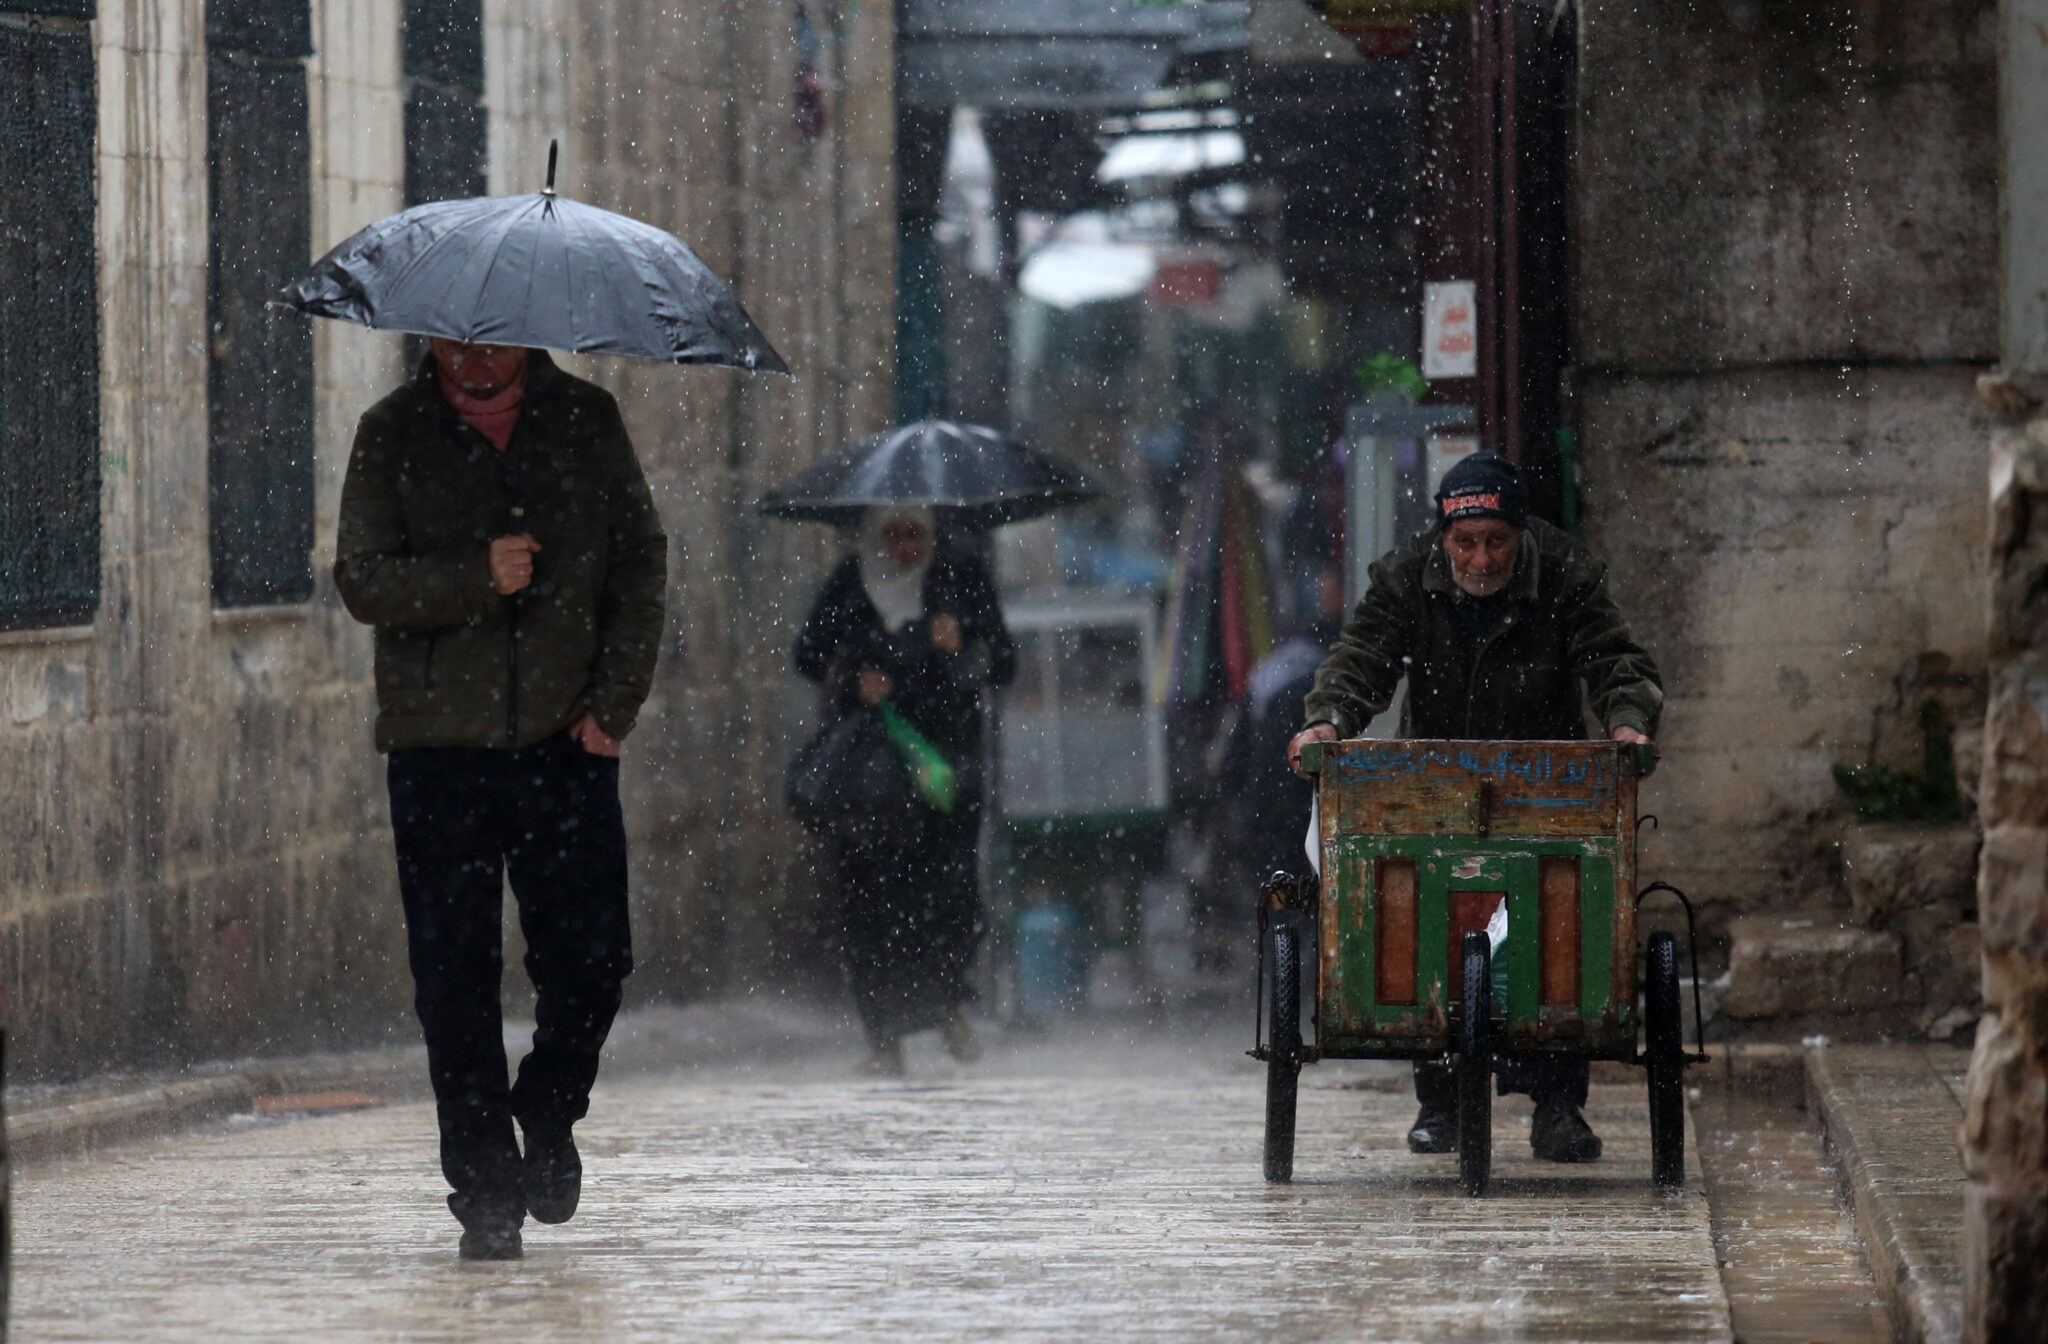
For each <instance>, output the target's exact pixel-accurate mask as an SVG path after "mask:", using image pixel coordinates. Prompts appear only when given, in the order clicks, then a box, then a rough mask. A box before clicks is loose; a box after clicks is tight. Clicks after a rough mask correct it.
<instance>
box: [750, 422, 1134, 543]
mask: <svg viewBox="0 0 2048 1344" xmlns="http://www.w3.org/2000/svg"><path fill="white" fill-rule="evenodd" d="M1104 493H1106V492H1105V491H1104V490H1103V489H1102V487H1100V486H1098V485H1096V484H1095V482H1093V481H1091V480H1089V479H1088V477H1087V476H1086V475H1084V474H1083V473H1082V472H1080V471H1079V470H1077V469H1076V468H1074V467H1070V466H1068V465H1067V464H1066V463H1064V462H1061V461H1059V460H1058V459H1056V458H1052V457H1048V456H1046V455H1045V454H1044V453H1041V452H1038V451H1036V450H1034V449H1031V448H1027V447H1025V446H1024V445H1023V444H1021V443H1018V442H1017V441H1016V440H1015V439H1011V438H1009V437H1007V436H1005V435H1002V434H998V433H997V432H996V431H994V430H992V429H985V428H983V427H982V426H980V425H962V424H957V423H955V422H954V421H951V420H920V421H918V422H917V423H916V424H913V425H905V426H903V427H902V428H900V429H892V430H890V431H889V432H888V433H886V434H877V435H874V436H872V437H870V438H865V439H860V440H857V441H855V442H853V443H850V444H847V445H846V446H845V447H844V448H841V449H840V450H839V451H838V452H836V453H834V454H832V456H830V457H828V458H826V459H825V460H824V461H822V462H820V463H818V464H817V465H816V466H814V467H812V468H811V469H810V470H809V471H806V472H804V473H803V474H802V475H801V476H798V477H796V478H795V479H794V480H790V481H785V482H784V483H783V484H781V485H779V486H777V487H775V489H773V490H770V491H769V492H768V493H767V494H766V495H764V496H762V498H761V505H760V507H761V512H763V513H767V514H772V515H774V516H775V517H778V518H794V519H799V520H808V521H811V522H820V523H838V524H841V525H848V524H852V523H854V522H857V521H859V519H860V515H861V513H862V512H863V511H864V510H866V509H869V508H873V507H875V506H877V505H887V504H930V505H934V506H936V507H938V508H942V509H949V510H952V511H953V512H954V514H955V516H956V517H957V518H959V520H960V521H962V522H964V523H967V524H968V525H970V526H974V527H996V526H999V525H1001V524H1003V523H1016V522H1022V521H1024V520H1025V519H1027V518H1036V517H1039V516H1040V515H1042V514H1047V513H1051V512H1052V511H1053V510H1054V509H1059V508H1064V507H1066V506H1067V505H1070V504H1080V503H1084V502H1086V501H1088V500H1091V499H1098V498H1100V497H1101V496H1102V495H1103V494H1104Z"/></svg>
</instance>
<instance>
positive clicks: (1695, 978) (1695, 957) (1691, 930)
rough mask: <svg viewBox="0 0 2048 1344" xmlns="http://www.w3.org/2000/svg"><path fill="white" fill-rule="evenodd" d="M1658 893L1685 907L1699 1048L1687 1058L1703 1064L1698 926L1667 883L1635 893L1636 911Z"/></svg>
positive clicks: (1682, 897)
mask: <svg viewBox="0 0 2048 1344" xmlns="http://www.w3.org/2000/svg"><path fill="white" fill-rule="evenodd" d="M1660 891H1668V892H1670V893H1671V894H1672V895H1673V896H1676V897H1677V898H1678V903H1679V904H1680V905H1682V906H1684V907H1685V946H1686V949H1687V951H1688V952H1689V953H1690V954H1691V956H1692V1039H1693V1044H1695V1045H1697V1046H1698V1047H1699V1049H1698V1050H1695V1051H1694V1052H1693V1053H1692V1054H1691V1055H1689V1056H1687V1058H1689V1059H1690V1060H1691V1061H1692V1062H1693V1063H1695V1064H1704V1063H1706V1062H1707V1022H1706V1016H1705V1014H1703V1013H1701V1012H1700V936H1699V926H1698V924H1697V923H1696V922H1695V921H1694V919H1693V913H1692V901H1691V900H1689V899H1688V898H1687V897H1686V894H1685V893H1684V892H1682V891H1680V890H1679V889H1678V888H1677V887H1674V886H1672V885H1671V884H1670V883H1669V882H1652V883H1651V884H1650V885H1649V886H1647V887H1644V888H1643V889H1642V890H1641V891H1639V892H1637V893H1636V909H1638V910H1641V909H1642V908H1643V902H1644V901H1645V900H1646V899H1648V898H1649V897H1651V896H1654V895H1656V894H1657V893H1658V892H1660Z"/></svg>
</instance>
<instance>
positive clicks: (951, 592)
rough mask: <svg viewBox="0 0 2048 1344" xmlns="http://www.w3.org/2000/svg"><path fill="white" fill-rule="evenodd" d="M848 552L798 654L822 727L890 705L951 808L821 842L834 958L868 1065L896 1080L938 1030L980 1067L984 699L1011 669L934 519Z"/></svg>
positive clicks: (913, 518) (927, 512) (912, 513)
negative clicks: (823, 716) (821, 703)
mask: <svg viewBox="0 0 2048 1344" xmlns="http://www.w3.org/2000/svg"><path fill="white" fill-rule="evenodd" d="M854 536H855V540H854V547H853V550H852V553H851V554H849V555H848V556H847V557H846V558H845V559H844V560H842V561H841V562H840V563H839V565H838V567H837V568H835V569H834V570H833V571H832V574H831V576H830V577H829V578H828V579H827V580H826V581H825V586H824V589H823V591H821V592H820V593H819V594H818V598H817V601H816V602H815V603H814V604H813V605H812V607H811V611H810V615H809V616H808V617H807V618H806V620H805V621H804V625H803V629H802V632H801V633H800V634H799V635H798V638H797V645H796V668H797V671H798V672H800V673H801V674H802V675H804V676H805V677H808V678H810V679H811V680H813V681H817V682H822V683H824V685H825V686H826V688H827V693H828V698H829V700H830V702H831V703H830V706H829V709H828V717H832V718H843V717H845V716H847V715H852V714H859V713H864V712H869V711H871V710H872V709H873V708H874V707H876V706H879V705H881V704H882V703H883V702H885V701H886V702H887V703H888V704H890V705H892V706H893V707H894V708H895V710H896V711H897V712H898V713H900V714H901V715H902V717H903V718H904V719H905V720H907V721H908V722H909V724H910V726H911V727H913V728H915V729H916V730H917V731H918V732H919V733H921V734H923V735H924V737H925V738H926V740H927V741H929V742H930V743H931V745H932V746H934V747H936V748H937V749H938V751H939V752H940V753H941V754H943V755H944V756H945V758H946V759H947V760H948V761H949V762H951V763H952V765H953V768H954V770H955V772H956V779H957V786H956V797H955V798H954V800H953V806H952V808H951V810H950V811H941V810H939V809H938V808H937V807H934V806H931V805H929V804H928V803H920V804H918V805H917V809H916V816H915V820H914V823H913V824H910V825H907V826H905V827H901V828H897V829H895V830H893V831H892V832H891V833H887V834H869V835H864V836H860V837H857V838H849V837H839V838H835V839H832V840H830V841H828V847H829V850H830V855H831V867H832V875H831V899H832V901H833V904H834V908H835V916H836V924H837V932H838V940H839V947H840V952H841V955H842V957H843V958H844V962H845V967H846V972H847V976H848V978H849V980H850V981H851V982H852V986H853V994H854V1002H855V1004H856V1006H857V1007H858V1009H859V1012H860V1019H861V1025H862V1027H863V1028H864V1030H865V1031H866V1033H867V1038H868V1046H869V1050H870V1054H869V1056H868V1059H867V1061H866V1062H865V1063H864V1065H863V1068H864V1070H865V1071H867V1072H869V1073H871V1074H874V1075H877V1076H882V1077H893V1076H899V1075H901V1074H902V1073H903V1068H904V1066H903V1038H904V1037H905V1036H906V1035H909V1034H911V1033H913V1032H918V1031H925V1030H928V1029H931V1028H934V1027H936V1028H939V1029H941V1030H943V1032H944V1033H945V1042H946V1048H947V1050H948V1051H949V1052H951V1053H952V1055H953V1056H954V1057H955V1058H957V1059H961V1060H972V1059H975V1058H978V1057H979V1054H980V1046H979V1043H978V1042H977V1041H976V1040H975V1036H974V1030H973V1027H972V1026H971V1025H970V1024H969V1022H968V1020H967V1018H966V1016H965V1013H964V1006H965V1004H966V1003H967V1001H968V1000H969V998H970V997H971V991H970V990H969V988H968V983H967V969H968V966H969V964H970V963H971V962H972V961H973V959H974V952H975V948H976V945H977V944H978V943H979V941H980V939H981V933H982V919H981V891H980V880H979V875H978V872H977V862H976V859H977V846H978V843H979V839H980V831H981V812H982V801H983V797H984V788H983V768H982V760H981V743H982V705H981V697H982V691H983V689H984V688H986V687H992V686H1001V685H1003V684H1004V683H1006V682H1007V681H1009V680H1010V678H1011V676H1012V675H1014V673H1015V670H1016V661H1017V656H1016V647H1015V645H1014V644H1013V643H1012V641H1011V638H1010V633H1009V630H1008V629H1007V628H1006V627H1005V626H1004V624H1003V614H1002V610H1001V608H1000V607H999V606H998V605H997V601H996V590H995V583H994V581H993V580H992V579H991V578H990V576H989V573H988V569H987V567H986V566H985V565H984V564H983V563H982V562H981V560H980V559H978V558H976V557H975V556H974V555H972V554H971V553H969V552H968V551H967V550H966V549H965V548H963V547H958V546H947V547H945V548H941V547H940V546H939V545H938V539H937V527H936V524H935V521H934V514H933V510H932V509H931V508H929V507H925V506H917V505H891V506H887V507H883V508H875V509H870V510H868V511H867V512H866V514H864V515H863V517H862V519H861V521H860V524H859V526H858V528H857V530H856V531H855V534H854Z"/></svg>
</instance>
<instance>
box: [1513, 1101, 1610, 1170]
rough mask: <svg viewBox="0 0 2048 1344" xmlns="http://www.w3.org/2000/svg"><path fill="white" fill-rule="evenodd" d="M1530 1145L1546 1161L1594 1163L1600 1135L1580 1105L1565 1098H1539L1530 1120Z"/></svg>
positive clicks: (1596, 1159)
mask: <svg viewBox="0 0 2048 1344" xmlns="http://www.w3.org/2000/svg"><path fill="white" fill-rule="evenodd" d="M1529 1147H1530V1148H1531V1149H1533V1150H1534V1151H1535V1153H1536V1156H1537V1157H1539V1158H1541V1159H1542V1160H1543V1161H1545V1162H1594V1161H1598V1160H1599V1157H1600V1136H1599V1135H1598V1134H1595V1133H1594V1132H1593V1127H1592V1126H1591V1125H1589V1124H1587V1123H1586V1117H1585V1116H1584V1115H1583V1114H1582V1113H1581V1112H1580V1110H1579V1108H1578V1107H1576V1106H1573V1105H1571V1104H1570V1103H1569V1102H1563V1101H1549V1100H1545V1101H1539V1102H1537V1103H1536V1115H1535V1117H1534V1118H1533V1119H1532V1120H1530V1122H1529Z"/></svg>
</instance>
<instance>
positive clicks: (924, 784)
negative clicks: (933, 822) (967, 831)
mask: <svg viewBox="0 0 2048 1344" xmlns="http://www.w3.org/2000/svg"><path fill="white" fill-rule="evenodd" d="M875 708H876V709H878V710H880V711H881V714H882V726H883V727H885V728H887V729H888V730H889V743H890V745H891V746H893V747H895V748H896V752H897V754H898V755H900V756H902V757H903V763H904V764H905V765H907V766H909V767H910V777H911V779H913V780H915V781H916V783H917V792H918V795H919V796H920V797H922V798H923V799H924V800H925V802H926V803H928V804H930V806H931V808H932V810H933V811H935V812H938V813H940V814H941V815H943V816H951V815H952V814H953V806H954V804H955V803H957V802H958V801H959V794H960V777H959V775H958V774H957V773H956V772H955V771H954V769H953V763H952V762H951V761H949V760H947V759H946V758H945V757H944V756H943V755H941V754H940V752H939V749H938V748H937V747H935V746H933V745H932V743H931V739H930V738H928V737H926V736H925V735H924V734H923V733H920V732H919V731H917V729H915V728H913V727H912V726H911V724H910V720H909V719H906V718H904V717H903V715H902V713H901V712H900V711H898V710H897V708H896V706H894V705H892V704H890V703H889V702H888V701H887V700H883V701H881V702H879V703H878V704H876V706H875Z"/></svg>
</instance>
